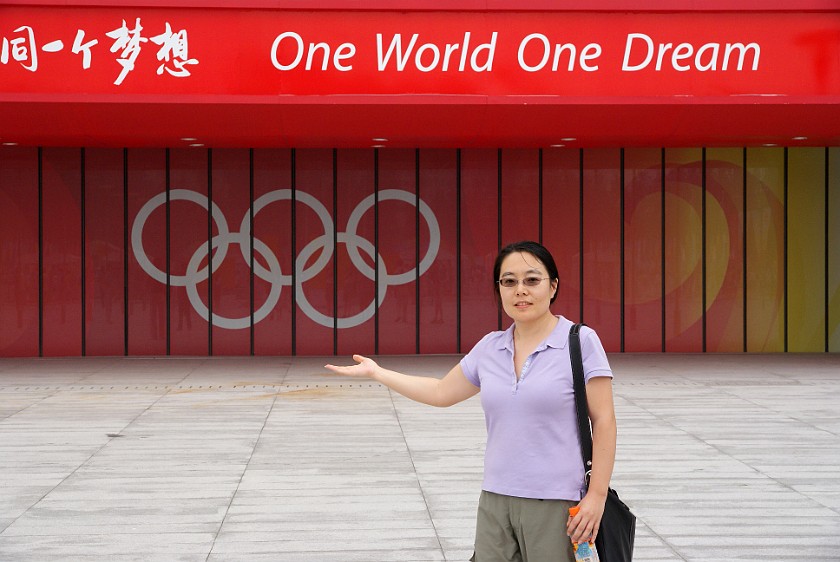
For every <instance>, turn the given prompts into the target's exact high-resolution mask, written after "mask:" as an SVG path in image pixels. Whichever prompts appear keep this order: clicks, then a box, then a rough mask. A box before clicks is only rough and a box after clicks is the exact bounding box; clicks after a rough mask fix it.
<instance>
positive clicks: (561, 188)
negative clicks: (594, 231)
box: [540, 148, 581, 321]
mask: <svg viewBox="0 0 840 562" xmlns="http://www.w3.org/2000/svg"><path fill="white" fill-rule="evenodd" d="M580 157H581V152H580V151H579V150H566V149H560V148H551V149H546V150H543V204H542V208H541V209H540V212H541V213H542V241H543V244H544V245H545V247H546V248H548V250H549V251H550V252H551V255H553V256H554V261H555V262H556V263H557V269H558V271H559V274H560V289H559V290H558V291H557V299H556V300H555V301H554V305H553V306H552V310H553V311H554V313H555V314H562V315H564V316H566V317H567V318H569V319H570V320H573V321H577V320H579V319H580V302H581V289H580V274H581V251H580V245H581V236H580V230H581V221H580V194H581V185H580Z"/></svg>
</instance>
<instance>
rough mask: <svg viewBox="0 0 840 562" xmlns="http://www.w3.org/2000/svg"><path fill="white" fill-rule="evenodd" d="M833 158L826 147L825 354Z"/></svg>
mask: <svg viewBox="0 0 840 562" xmlns="http://www.w3.org/2000/svg"><path fill="white" fill-rule="evenodd" d="M830 158H831V154H830V152H829V150H828V147H827V146H826V147H825V352H826V353H828V349H829V337H828V336H829V320H830V312H831V311H830V307H829V306H828V301H829V283H828V281H829V275H831V270H830V268H829V263H830V260H831V253H830V252H829V251H828V245H829V240H830V237H829V228H828V221H829V220H830V219H831V214H830V213H829V209H830V207H829V204H830V203H831V200H830V199H829V196H828V190H829V189H830V186H831V182H830V181H829V172H830V171H831V169H830V168H831V166H830V165H829V159H830Z"/></svg>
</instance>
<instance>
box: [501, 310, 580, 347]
mask: <svg viewBox="0 0 840 562" xmlns="http://www.w3.org/2000/svg"><path fill="white" fill-rule="evenodd" d="M557 318H558V320H559V321H558V322H557V325H556V326H555V327H554V330H552V331H551V333H550V334H548V337H547V338H545V341H544V342H543V343H542V344H540V345H539V347H537V349H535V350H534V351H535V352H537V351H542V350H543V349H545V348H546V347H553V348H555V349H565V347H566V344H567V343H568V342H569V329H570V328H571V327H572V322H571V321H570V320H567V319H566V318H565V317H563V316H561V315H558V316H557ZM513 327H514V324H511V325H510V327H508V329H507V330H505V332H504V337H502V338H499V349H507V350H508V351H510V352H511V353H513Z"/></svg>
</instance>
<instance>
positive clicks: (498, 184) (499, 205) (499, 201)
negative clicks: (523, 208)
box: [494, 148, 502, 330]
mask: <svg viewBox="0 0 840 562" xmlns="http://www.w3.org/2000/svg"><path fill="white" fill-rule="evenodd" d="M496 172H497V177H496V209H497V211H496V251H497V252H498V251H499V250H501V249H502V149H501V148H500V149H498V151H497V152H496ZM494 281H495V279H494ZM496 303H497V304H496V324H497V326H498V328H497V329H498V330H501V329H502V305H501V304H500V303H499V301H498V300H497V301H496Z"/></svg>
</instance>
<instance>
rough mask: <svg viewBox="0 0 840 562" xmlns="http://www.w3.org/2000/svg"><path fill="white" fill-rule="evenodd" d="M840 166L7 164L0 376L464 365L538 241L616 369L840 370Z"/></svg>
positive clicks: (26, 151)
mask: <svg viewBox="0 0 840 562" xmlns="http://www.w3.org/2000/svg"><path fill="white" fill-rule="evenodd" d="M837 150H838V149H835V148H831V149H824V148H820V149H781V148H776V149H772V148H764V149H740V148H732V149H714V150H709V151H708V153H707V151H704V150H702V149H699V148H698V149H665V150H661V149H626V150H624V149H587V150H576V149H562V148H558V149H546V150H536V149H533V150H532V149H502V150H497V149H462V150H454V149H453V150H448V149H419V150H413V149H340V150H333V149H255V150H249V149H212V150H210V149H203V148H196V149H127V150H123V149H80V148H43V149H38V148H25V147H2V148H0V356H38V355H43V356H65V355H70V356H73V355H123V354H127V355H166V354H173V355H210V354H212V355H249V354H256V355H289V354H305V355H316V354H317V355H329V354H333V353H339V354H349V353H352V352H359V353H380V354H412V353H459V352H465V351H467V350H469V348H470V347H471V346H472V345H473V344H474V343H475V342H476V341H477V340H478V339H479V338H480V337H481V336H483V335H484V334H485V333H487V332H488V331H490V330H494V329H498V328H500V327H501V328H504V327H506V326H508V325H509V321H508V320H507V319H506V318H504V317H503V315H502V314H500V311H499V310H498V308H497V306H496V303H495V300H494V294H493V280H492V279H491V278H490V276H491V269H492V263H493V260H494V258H495V255H496V252H497V251H498V248H499V246H500V244H505V243H507V242H511V241H514V240H519V239H526V238H527V239H536V240H541V241H542V242H543V243H544V244H546V245H547V246H548V247H549V249H550V250H551V251H552V252H553V253H554V255H555V257H556V260H557V263H558V265H559V268H560V276H561V281H560V293H559V296H558V299H557V303H556V304H555V311H556V312H557V313H560V314H564V315H566V316H568V317H569V318H571V319H574V320H583V321H585V322H587V323H588V324H589V325H591V326H593V327H594V328H595V329H597V330H598V332H599V333H600V335H601V337H602V339H603V341H604V343H605V346H606V347H607V349H608V350H610V351H622V350H623V351H680V352H699V351H784V350H788V349H789V350H797V351H824V350H829V349H831V350H835V349H834V347H836V345H835V344H834V343H831V344H829V339H830V337H829V335H831V338H834V336H833V335H832V334H835V333H836V332H837V330H838V325H840V318H837V316H838V315H837V314H835V312H834V310H835V308H836V307H835V306H834V304H831V305H830V302H829V301H830V299H831V298H832V295H834V293H835V292H836V291H835V286H834V285H835V284H836V281H835V280H834V279H835V277H836V275H835V270H836V263H834V262H833V261H829V257H828V256H831V255H836V251H835V248H837V247H838V245H840V240H837V234H836V233H837V229H836V228H833V227H831V225H834V224H836V221H837V220H839V219H838V217H837V212H836V208H837V206H836V204H835V203H834V201H836V199H837V198H840V192H838V190H837V188H838V186H840V182H838V172H837V169H836V166H829V164H830V163H833V162H836V160H837ZM786 162H792V165H790V166H788V165H787V164H786ZM826 171H828V173H825V172H826ZM814 190H818V192H817V193H818V194H819V195H818V196H817V197H813V194H814V193H815V191H814ZM788 199H790V201H792V202H793V203H794V204H793V205H790V206H789V205H788ZM293 201H294V202H293ZM814 201H816V203H815V202H814ZM823 202H824V203H823ZM784 217H789V219H790V220H789V221H785V220H783V219H784ZM814 221H817V222H818V223H819V224H820V225H822V226H821V227H819V228H816V229H812V230H813V231H814V232H816V233H817V234H818V236H817V237H816V238H814V236H816V235H812V234H807V232H806V231H804V230H801V229H798V228H797V229H796V230H794V229H793V227H792V226H789V225H788V222H789V223H790V225H797V224H800V223H801V224H802V225H813V224H814ZM786 229H788V230H786ZM808 232H811V231H810V230H809V231H808ZM823 232H824V235H823V234H821V233H823ZM823 236H824V237H823ZM805 237H810V238H809V239H808V240H806V239H805ZM812 238H813V239H812ZM789 239H790V240H793V241H795V243H796V244H798V245H801V246H803V247H805V246H806V245H807V246H808V247H815V248H818V249H819V248H822V250H820V251H815V256H817V258H819V256H822V255H824V256H825V258H824V259H825V262H822V263H817V264H815V265H814V267H813V268H811V269H813V271H811V272H810V273H808V277H807V279H805V278H804V277H802V275H804V274H800V273H798V270H799V269H801V268H800V267H798V266H797V267H793V265H795V264H793V262H791V264H788V263H787V262H786V261H785V260H787V259H789V258H788V257H787V256H788V252H787V250H786V244H787V243H788V240H789ZM797 247H799V246H797ZM210 249H212V251H209V250H210ZM820 252H823V253H820ZM208 254H209V257H208ZM794 257H795V256H794ZM794 257H791V258H790V259H794ZM815 259H816V258H815ZM813 261H814V259H811V258H809V263H811V262H813ZM817 261H819V259H818V260H817ZM208 262H209V263H208ZM376 263H378V264H379V265H378V267H377V266H376V265H375V264H376ZM786 268H787V269H786ZM826 270H828V271H829V274H830V275H829V276H825V275H823V276H822V277H819V275H818V277H819V279H816V281H815V279H814V272H816V273H817V274H819V273H820V271H826ZM748 271H749V272H750V274H749V275H747V274H746V273H747V272H748ZM785 271H787V276H785ZM759 274H760V275H759ZM757 275H758V276H757ZM768 275H769V277H768ZM800 277H802V279H800ZM806 281H807V283H810V284H812V285H813V283H817V285H819V286H824V287H825V293H824V296H823V295H822V294H820V293H819V292H818V291H809V292H808V293H807V294H805V293H802V292H800V291H798V289H797V287H799V286H800V285H803V283H805V282H806ZM820 283H822V285H820ZM829 285H830V286H829ZM803 286H804V285H803ZM809 286H811V285H809ZM756 299H759V300H756ZM833 302H834V301H833V300H831V303H833ZM800 303H805V304H807V305H808V306H812V307H813V308H814V309H815V310H819V308H820V306H821V305H820V303H823V304H824V305H825V306H824V310H825V311H826V318H825V321H823V322H821V323H820V324H819V326H820V327H821V328H820V329H819V330H817V332H819V333H814V334H812V335H809V336H808V338H806V339H802V336H801V335H800V334H801V333H802V330H801V328H802V327H800V326H798V324H797V323H798V322H801V320H799V316H797V315H796V314H788V311H789V310H791V307H793V308H796V307H798V306H800ZM829 305H830V306H829ZM802 306H804V304H803V305H802ZM829 309H830V310H831V312H829ZM211 317H212V319H213V321H212V322H208V320H207V319H208V318H211ZM812 331H813V330H812ZM788 334H791V335H792V338H793V336H795V338H793V339H791V341H790V342H789V341H788ZM831 341H832V342H833V341H834V340H833V339H832V340H831ZM789 343H790V345H789Z"/></svg>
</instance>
